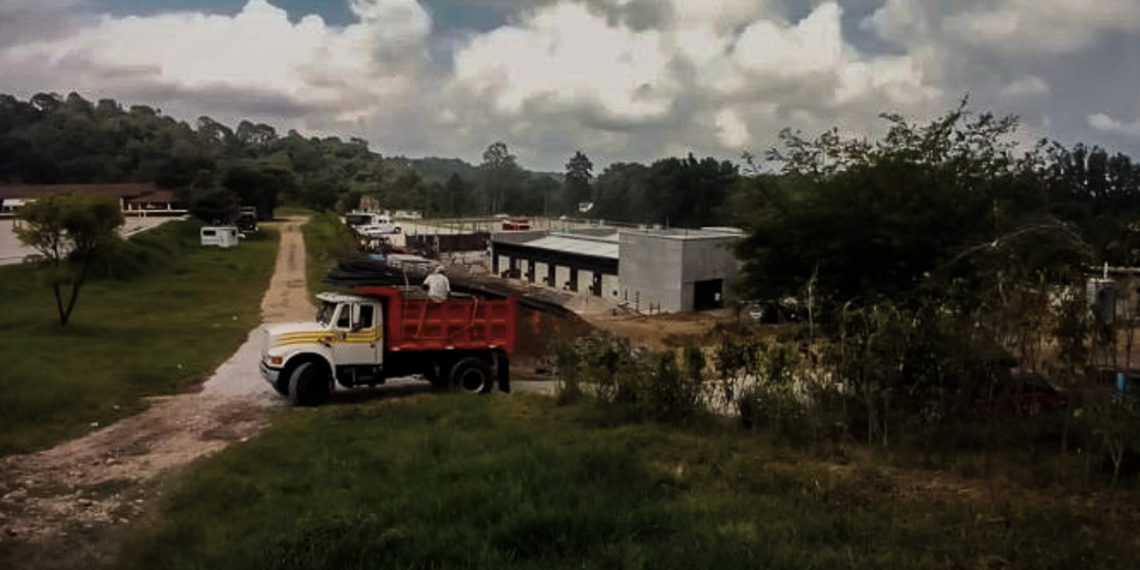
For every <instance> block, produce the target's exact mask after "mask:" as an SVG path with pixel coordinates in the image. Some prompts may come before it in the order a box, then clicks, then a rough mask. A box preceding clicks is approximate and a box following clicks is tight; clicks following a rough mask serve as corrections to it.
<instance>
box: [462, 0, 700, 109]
mask: <svg viewBox="0 0 1140 570" xmlns="http://www.w3.org/2000/svg"><path fill="white" fill-rule="evenodd" d="M660 41H661V40H660V33H659V32H657V31H655V30H650V31H644V32H634V31H632V30H629V29H628V28H624V27H614V26H611V25H610V24H609V23H608V22H607V21H606V20H605V19H604V18H602V17H600V16H598V15H595V14H593V13H591V12H589V11H588V10H587V8H586V7H585V6H584V5H581V4H570V3H564V4H557V5H554V6H550V7H547V8H543V9H540V10H538V11H535V12H533V13H531V14H529V15H528V16H527V17H526V18H525V19H524V20H523V21H522V22H520V23H519V24H518V25H514V26H506V27H502V28H499V29H497V30H493V31H491V32H488V33H486V34H484V35H481V36H477V37H475V38H474V39H473V40H472V41H471V42H470V43H469V44H467V45H466V46H464V47H463V48H462V49H460V50H459V51H458V52H457V53H456V54H455V77H454V83H453V88H454V89H456V90H459V91H466V92H472V93H476V94H480V95H484V96H487V97H489V98H490V99H491V100H492V101H493V102H494V108H495V110H496V111H498V112H500V113H503V114H507V115H515V116H517V115H519V114H520V113H522V112H523V110H524V106H531V107H533V108H538V109H540V110H544V111H546V112H559V111H561V110H565V109H567V108H570V109H576V108H582V107H591V106H596V107H598V108H599V109H600V111H601V112H602V113H603V114H604V115H607V116H609V117H612V118H615V119H619V120H629V121H642V120H651V119H654V118H659V117H662V116H664V115H665V114H667V113H668V112H669V109H670V105H671V104H672V101H673V97H674V96H675V95H676V92H677V85H676V84H675V83H674V82H673V81H672V80H671V79H670V76H669V72H668V69H667V64H668V58H667V56H666V54H663V53H662V52H661V51H660V49H659V46H660ZM463 96H464V95H460V97H463Z"/></svg>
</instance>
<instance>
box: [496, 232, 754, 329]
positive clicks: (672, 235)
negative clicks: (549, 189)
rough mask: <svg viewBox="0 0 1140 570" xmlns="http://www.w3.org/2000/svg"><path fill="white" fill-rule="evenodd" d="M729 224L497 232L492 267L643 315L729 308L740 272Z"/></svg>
mask: <svg viewBox="0 0 1140 570" xmlns="http://www.w3.org/2000/svg"><path fill="white" fill-rule="evenodd" d="M741 237H742V233H741V232H740V231H739V230H735V229H731V228H706V229H701V230H684V229H668V230H661V229H642V230H633V229H617V228H592V229H582V230H570V231H562V232H550V231H531V232H503V233H497V234H494V236H493V237H492V239H491V245H492V256H491V263H492V271H494V273H495V274H497V275H500V276H503V277H513V278H516V279H522V280H525V281H528V282H530V283H535V284H540V285H545V286H547V287H553V288H555V289H560V290H564V291H569V292H576V293H579V294H584V295H592V296H595V297H601V298H604V299H607V300H610V301H612V302H615V303H622V304H626V305H627V306H629V307H630V308H633V309H635V310H638V311H642V312H678V311H700V310H706V309H713V308H717V307H723V306H724V304H725V302H726V301H727V300H728V299H729V298H730V295H731V287H730V286H729V285H730V283H731V281H732V280H733V279H734V278H735V277H736V276H737V274H738V272H739V267H740V263H739V262H738V261H737V260H736V257H735V255H734V254H733V251H732V246H733V245H734V244H735V243H736V242H737V241H738V240H739V239H740V238H741Z"/></svg>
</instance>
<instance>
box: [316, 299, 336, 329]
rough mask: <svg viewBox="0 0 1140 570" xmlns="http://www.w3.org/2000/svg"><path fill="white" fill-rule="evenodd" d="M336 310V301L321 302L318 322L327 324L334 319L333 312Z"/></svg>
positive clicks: (318, 310)
mask: <svg viewBox="0 0 1140 570" xmlns="http://www.w3.org/2000/svg"><path fill="white" fill-rule="evenodd" d="M335 312H336V303H329V302H328V301H325V302H324V303H321V306H320V308H318V309H317V322H318V323H321V324H322V325H327V324H329V322H331V321H332V317H333V313H335Z"/></svg>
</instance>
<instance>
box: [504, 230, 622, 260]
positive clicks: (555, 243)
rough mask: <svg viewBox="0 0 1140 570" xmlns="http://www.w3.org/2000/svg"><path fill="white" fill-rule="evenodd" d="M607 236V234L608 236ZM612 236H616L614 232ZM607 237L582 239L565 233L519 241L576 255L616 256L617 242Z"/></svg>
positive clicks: (608, 257) (609, 257)
mask: <svg viewBox="0 0 1140 570" xmlns="http://www.w3.org/2000/svg"><path fill="white" fill-rule="evenodd" d="M608 237H609V236H607V238H608ZM613 237H615V238H616V237H617V236H616V234H615V235H614V236H613ZM607 238H594V239H583V238H580V237H572V236H567V235H549V236H546V237H541V238H538V239H536V240H532V241H528V242H526V243H521V244H519V245H524V246H527V247H537V248H542V249H549V250H552V251H561V252H565V253H573V254H577V255H589V256H593V257H604V258H607V259H617V258H618V242H617V241H616V239H615V240H611V239H607Z"/></svg>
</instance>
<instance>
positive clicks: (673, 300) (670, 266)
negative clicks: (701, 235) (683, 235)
mask: <svg viewBox="0 0 1140 570" xmlns="http://www.w3.org/2000/svg"><path fill="white" fill-rule="evenodd" d="M620 240H621V250H620V251H621V262H620V263H621V265H620V268H619V279H620V281H621V296H622V300H623V301H625V300H628V303H629V306H630V307H633V308H636V309H637V310H639V311H642V312H646V311H648V310H649V309H650V307H651V306H654V307H656V306H660V308H661V310H662V311H681V310H683V309H682V299H681V269H682V268H681V256H682V253H683V251H684V249H683V248H682V242H681V240H677V239H670V238H668V237H665V236H659V235H653V234H649V233H638V232H623V233H622V234H621V237H620Z"/></svg>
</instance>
